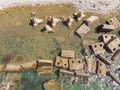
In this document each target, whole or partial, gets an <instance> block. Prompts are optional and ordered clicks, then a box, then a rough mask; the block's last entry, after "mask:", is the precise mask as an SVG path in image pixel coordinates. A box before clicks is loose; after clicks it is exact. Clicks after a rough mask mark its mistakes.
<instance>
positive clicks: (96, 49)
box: [91, 42, 105, 54]
mask: <svg viewBox="0 0 120 90" xmlns="http://www.w3.org/2000/svg"><path fill="white" fill-rule="evenodd" d="M91 48H92V50H93V52H94V54H99V53H101V52H104V51H105V49H104V43H103V42H100V43H96V44H92V45H91Z"/></svg>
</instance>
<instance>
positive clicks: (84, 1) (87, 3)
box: [0, 0, 120, 14]
mask: <svg viewBox="0 0 120 90" xmlns="http://www.w3.org/2000/svg"><path fill="white" fill-rule="evenodd" d="M50 3H64V4H68V3H70V4H73V5H74V6H76V7H77V8H78V9H79V10H81V11H84V12H96V13H101V14H106V13H110V12H113V11H116V10H118V8H120V0H0V8H1V9H2V8H5V7H10V6H15V5H21V4H50Z"/></svg>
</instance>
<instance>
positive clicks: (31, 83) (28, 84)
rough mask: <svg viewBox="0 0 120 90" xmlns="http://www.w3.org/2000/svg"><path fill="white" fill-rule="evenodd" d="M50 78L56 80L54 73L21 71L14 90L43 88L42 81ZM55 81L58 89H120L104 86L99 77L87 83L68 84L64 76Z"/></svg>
mask: <svg viewBox="0 0 120 90" xmlns="http://www.w3.org/2000/svg"><path fill="white" fill-rule="evenodd" d="M51 78H54V79H55V80H56V76H55V75H52V76H49V75H43V76H42V75H38V73H37V72H36V70H29V71H24V72H22V78H21V80H20V81H19V82H18V83H17V89H16V90H44V88H43V83H44V82H46V81H48V80H50V79H51ZM56 83H57V86H58V87H59V90H120V87H112V86H110V85H108V86H105V83H102V82H100V81H99V79H94V80H92V81H91V82H90V83H89V85H80V84H70V82H69V81H68V80H67V79H64V78H63V79H62V80H59V79H58V80H56ZM51 90H52V89H51ZM53 90H54V89H53Z"/></svg>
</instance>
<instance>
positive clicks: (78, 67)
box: [0, 12, 120, 90]
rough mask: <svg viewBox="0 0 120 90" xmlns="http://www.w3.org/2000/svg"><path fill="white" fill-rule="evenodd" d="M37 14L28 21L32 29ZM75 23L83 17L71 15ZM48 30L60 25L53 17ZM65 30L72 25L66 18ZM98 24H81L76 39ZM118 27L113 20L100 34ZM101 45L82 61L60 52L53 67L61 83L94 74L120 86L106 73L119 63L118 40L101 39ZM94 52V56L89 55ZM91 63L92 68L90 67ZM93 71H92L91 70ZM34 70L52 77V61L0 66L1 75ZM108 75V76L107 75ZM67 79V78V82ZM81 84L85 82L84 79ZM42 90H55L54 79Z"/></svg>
mask: <svg viewBox="0 0 120 90" xmlns="http://www.w3.org/2000/svg"><path fill="white" fill-rule="evenodd" d="M35 15H36V13H35V12H32V14H31V16H32V17H31V18H30V21H31V23H32V24H33V26H37V25H38V24H40V23H41V22H43V20H42V19H37V18H36V17H35ZM74 16H75V18H76V20H77V21H79V20H81V18H83V17H84V16H85V15H84V14H83V13H81V12H78V13H74ZM48 21H49V22H50V24H51V26H52V27H54V26H56V24H57V23H58V22H59V21H60V19H57V18H55V17H50V18H49V19H48ZM64 21H65V22H66V24H67V25H68V26H71V25H72V23H73V18H72V17H68V18H67V19H66V20H64ZM98 21H99V17H97V16H90V17H89V18H88V19H86V20H84V23H83V24H82V25H80V27H79V28H78V29H77V30H76V33H77V34H78V35H79V36H83V35H85V34H87V33H88V32H89V31H90V28H89V27H88V26H89V25H90V24H93V23H96V22H98ZM51 26H50V25H48V24H46V25H45V27H44V29H45V32H55V30H53V28H52V27H51ZM119 27H120V22H119V20H118V19H117V18H116V17H113V18H111V19H109V20H108V24H103V27H102V30H103V31H112V30H116V29H117V28H119ZM102 38H103V41H102V42H98V43H95V44H92V45H90V46H91V48H87V49H85V50H86V51H85V55H84V56H85V59H77V58H76V57H75V51H74V50H62V51H61V56H57V57H56V61H55V66H56V67H59V75H60V78H61V79H62V77H63V76H65V77H70V80H71V81H74V80H75V81H76V82H77V81H78V79H79V78H90V77H91V76H92V74H91V73H94V74H95V73H96V74H97V75H99V76H104V77H106V75H107V76H110V77H111V78H112V79H113V80H114V81H115V82H117V83H118V84H120V81H119V79H116V77H114V75H113V74H112V73H111V71H108V69H107V68H108V67H107V66H111V65H112V64H113V63H111V62H113V61H114V60H117V59H120V39H119V38H118V37H117V36H116V35H114V34H109V35H102ZM91 51H93V53H91ZM93 62H94V64H93ZM94 68H95V70H96V71H95V70H94ZM29 69H36V70H37V72H38V73H39V74H43V75H45V74H52V73H53V60H43V59H40V60H37V61H33V62H29V63H23V64H21V65H5V66H3V65H0V72H19V71H21V70H29ZM106 72H107V73H106ZM67 79H68V78H67ZM83 80H84V79H83ZM43 86H44V88H45V90H51V88H54V90H58V88H57V85H56V83H55V80H54V79H51V80H50V81H48V82H46V83H44V85H43Z"/></svg>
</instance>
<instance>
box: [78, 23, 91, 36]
mask: <svg viewBox="0 0 120 90" xmlns="http://www.w3.org/2000/svg"><path fill="white" fill-rule="evenodd" d="M89 31H90V28H89V27H88V26H87V25H86V24H84V23H83V24H82V25H81V26H80V27H79V28H78V29H77V30H76V33H77V34H78V35H79V36H83V35H85V34H87V33H88V32H89Z"/></svg>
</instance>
